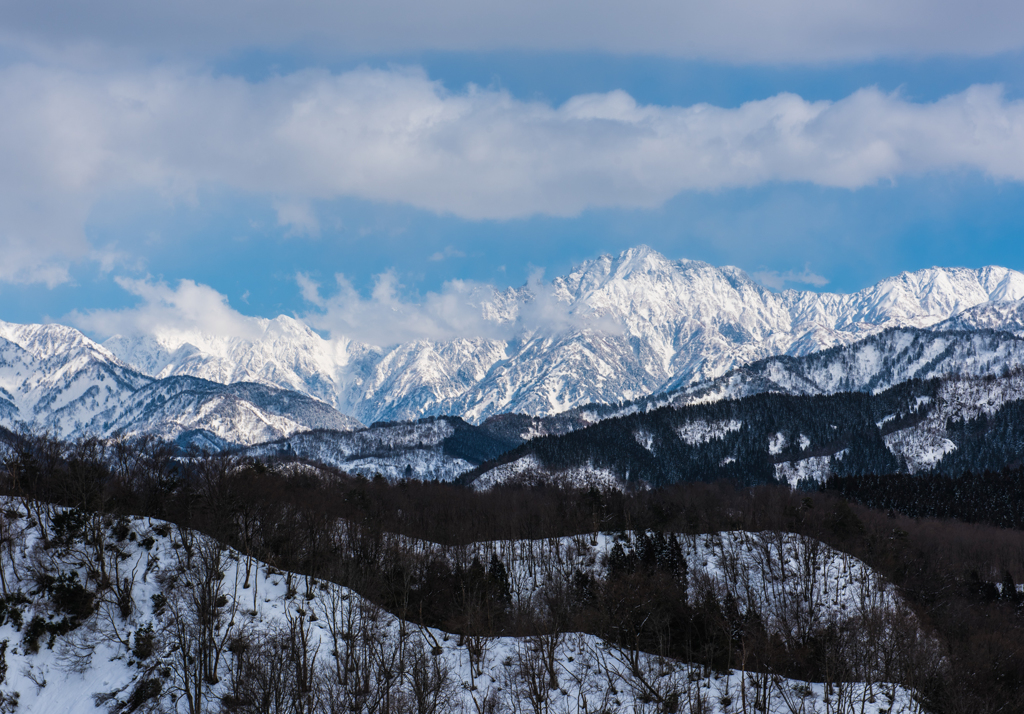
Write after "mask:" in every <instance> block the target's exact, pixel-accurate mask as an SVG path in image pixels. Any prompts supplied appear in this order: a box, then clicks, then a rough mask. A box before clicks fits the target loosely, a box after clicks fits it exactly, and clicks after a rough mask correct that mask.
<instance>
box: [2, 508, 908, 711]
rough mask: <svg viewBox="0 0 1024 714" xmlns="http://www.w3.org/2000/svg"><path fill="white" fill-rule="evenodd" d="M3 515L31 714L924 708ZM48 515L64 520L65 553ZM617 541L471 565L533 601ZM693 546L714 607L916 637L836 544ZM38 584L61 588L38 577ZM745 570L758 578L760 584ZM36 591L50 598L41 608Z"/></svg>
mask: <svg viewBox="0 0 1024 714" xmlns="http://www.w3.org/2000/svg"><path fill="white" fill-rule="evenodd" d="M26 506H28V507H29V508H30V509H31V510H30V511H26V510H25V507H26ZM4 507H5V513H6V516H5V517H6V519H7V522H8V523H9V526H8V529H9V531H10V535H11V538H12V541H11V542H12V545H11V548H10V549H9V550H5V555H4V558H3V561H2V564H0V566H2V568H3V582H4V583H5V584H6V585H5V593H6V594H5V597H4V600H3V602H4V605H5V607H4V614H3V620H2V624H0V637H2V638H3V640H4V645H5V653H4V656H5V662H6V672H5V674H6V676H5V677H4V676H0V690H2V695H3V697H4V700H5V702H4V703H5V705H7V706H11V705H15V706H16V711H18V712H25V713H26V714H43V713H49V712H58V711H59V712H63V713H66V714H79V713H82V714H84V713H86V712H95V711H97V707H101V708H104V709H105V710H106V711H111V712H128V711H136V710H140V708H142V709H141V710H143V711H148V710H149V708H150V707H152V706H154V705H156V706H160V707H162V709H161V710H163V711H172V712H173V711H182V712H184V711H189V710H191V711H207V710H210V711H212V710H218V709H219V708H221V707H231V706H240V705H241V706H251V703H252V702H260V701H263V699H262V698H263V697H272V698H271V699H269V700H268V701H271V702H277V703H278V704H281V705H282V708H281V709H280V710H281V711H285V710H288V711H291V710H292V709H285V708H284V707H285V706H299V705H301V707H302V708H301V710H302V711H308V712H331V711H338V707H339V706H341V707H345V709H344V710H345V711H349V710H352V711H438V712H441V711H444V712H457V711H467V712H468V711H477V710H478V708H481V707H488V709H487V710H488V711H498V710H500V711H513V712H518V711H522V710H523V706H524V705H527V704H528V703H529V702H531V701H532V702H533V703H534V704H537V705H539V706H541V707H543V708H542V709H541V711H549V710H550V711H559V712H566V714H577V713H579V714H582V713H583V712H588V711H595V707H597V708H599V710H600V711H604V712H633V711H648V709H647V708H645V707H647V706H648V705H649V704H651V703H652V701H653V702H662V703H664V702H675V703H676V705H675V706H680V705H684V706H686V708H687V709H686V710H688V711H702V712H709V713H710V712H716V713H717V712H726V711H731V709H730V706H729V705H730V703H731V702H735V701H741V700H742V701H746V700H747V699H748V698H749V700H750V701H751V702H758V701H761V702H766V703H767V706H765V707H762V710H764V711H767V712H772V713H775V712H778V713H779V714H781V713H782V712H792V711H795V710H799V711H807V712H817V711H824V709H825V707H827V706H830V707H835V706H836V705H837V704H838V705H839V706H841V707H844V708H845V709H844V710H849V711H854V710H856V711H858V712H862V713H864V714H883V713H886V714H904V713H906V714H909V713H911V712H914V713H916V712H920V711H921V709H920V706H919V704H917V702H915V700H914V698H913V696H912V692H910V691H908V690H906V689H904V688H902V687H899V686H897V685H892V684H888V683H886V682H885V681H884V680H879V679H877V678H873V681H872V683H871V684H870V686H869V685H865V684H858V683H856V682H853V683H846V682H842V683H836V684H834V685H833V686H831V687H829V688H828V690H827V691H826V688H825V687H824V685H822V684H817V683H813V682H800V681H794V680H791V679H786V678H784V677H779V676H766V675H763V674H759V673H757V672H744V671H737V670H732V671H727V672H715V671H714V670H713V669H711V668H706V667H701V666H696V665H688V664H686V663H683V662H679V661H675V660H672V659H668V658H666V657H659V656H655V655H652V654H647V653H644V652H640V651H634V650H632V649H630V648H628V647H622V646H619V645H615V644H612V643H608V642H603V641H601V640H600V639H598V638H596V637H594V636H591V635H584V634H579V633H559V634H556V635H547V636H535V637H527V638H513V637H476V636H474V637H462V636H455V635H451V634H449V633H446V632H444V631H441V630H438V629H435V628H427V627H420V626H415V625H412V624H411V623H403V622H401V621H400V620H398V619H397V618H396V617H394V616H393V615H391V614H389V613H386V612H384V611H382V610H380V608H378V607H376V606H375V605H373V604H372V603H371V602H369V601H367V600H365V599H363V598H361V597H360V596H359V595H358V594H356V593H354V592H352V591H351V590H348V589H346V588H343V587H340V586H338V585H335V584H333V583H329V582H321V581H317V580H315V579H311V578H307V577H304V576H300V575H296V574H293V573H288V572H282V571H281V570H278V569H276V568H274V567H271V566H269V565H267V564H265V563H261V562H259V561H257V560H254V559H252V558H247V557H246V556H245V555H243V554H241V553H238V552H236V551H234V550H231V549H224V548H222V547H221V546H220V545H219V544H217V543H215V542H213V541H211V540H209V539H208V538H206V537H204V536H201V535H198V534H195V533H193V532H190V531H188V530H187V529H179V528H177V527H175V526H172V525H170V524H168V523H164V522H161V521H158V520H155V519H149V518H127V519H126V518H121V519H117V520H116V521H111V522H108V523H106V524H104V523H103V520H102V519H101V518H99V517H95V516H90V515H89V514H82V513H81V512H74V511H72V512H68V511H63V510H61V509H52V507H46V506H42V505H40V504H32V503H28V504H20V503H16V502H13V501H10V502H6V503H5V504H4ZM31 516H42V518H43V519H44V520H45V521H46V522H47V523H49V524H50V526H51V527H54V526H53V524H59V525H58V526H56V528H55V530H54V531H52V532H51V533H50V537H51V538H52V541H51V542H50V544H49V545H48V546H47V545H45V544H44V542H43V538H42V533H41V526H40V522H39V521H38V520H36V519H35V518H32V517H31ZM94 519H95V522H94ZM93 525H97V526H99V527H100V531H99V532H100V534H101V535H100V537H101V538H102V540H103V541H104V542H106V543H107V547H106V549H104V550H101V551H96V552H94V550H93V548H92V546H89V545H87V544H86V543H84V542H83V541H82V540H80V534H81V532H82V529H83V528H89V527H92V526H93ZM627 537H628V536H627ZM613 541H614V539H613V538H611V537H609V536H593V537H591V536H580V537H577V538H574V539H563V540H562V541H560V542H559V541H555V542H552V541H534V542H524V541H520V542H503V543H502V544H475V545H472V546H470V547H469V548H465V549H460V551H459V552H461V554H462V555H461V557H462V558H463V559H466V558H468V557H470V556H471V555H472V554H473V552H478V553H487V552H492V551H495V550H499V549H500V552H501V555H502V557H504V558H508V562H509V563H510V564H512V565H511V570H510V577H509V581H510V583H511V584H512V587H513V589H514V591H515V596H516V597H517V598H518V599H519V600H530V599H532V598H533V597H535V594H536V593H538V592H540V590H541V589H542V588H543V587H546V586H548V585H549V584H550V581H546V580H545V579H544V578H546V577H560V575H559V574H560V573H564V574H567V573H571V572H573V570H572V569H571V567H572V566H574V565H579V566H581V567H583V568H586V569H591V570H600V569H602V568H603V567H604V562H605V560H606V558H605V557H604V555H603V554H604V553H607V552H608V551H609V549H610V546H611V544H612V543H613ZM686 547H687V550H686V554H687V555H686V557H687V558H688V559H689V560H690V561H691V562H692V563H693V566H692V568H693V577H692V579H693V582H694V588H695V591H694V596H695V597H697V596H698V593H699V592H701V591H702V590H707V591H708V592H709V593H717V594H718V595H720V596H722V597H725V594H726V592H732V593H735V594H736V595H737V597H738V598H739V600H740V602H741V603H742V605H741V606H743V607H746V604H748V603H749V604H750V606H752V607H757V608H758V609H759V610H760V612H763V613H764V616H765V617H767V618H768V620H767V623H766V626H767V627H768V628H769V631H774V632H778V633H780V636H782V637H784V638H790V637H799V636H800V634H801V633H800V632H799V631H798V630H799V628H801V627H806V626H814V623H815V622H819V623H820V622H837V623H838V622H841V623H847V624H848V625H853V624H855V623H858V622H867V621H874V618H881V620H879V622H880V623H881V624H882V634H881V637H882V638H883V640H884V638H885V637H895V636H897V634H898V633H899V631H898V630H896V629H893V628H892V627H891V625H890V623H891V622H896V621H897V620H898V618H899V617H903V616H904V615H901V614H900V613H899V612H897V611H898V610H899V609H900V608H901V607H902V606H901V605H900V603H899V601H898V598H896V597H895V596H894V595H893V594H892V593H891V589H890V588H889V586H887V585H886V584H885V583H884V582H883V581H882V580H881V579H880V578H878V576H877V575H875V574H874V573H872V572H871V571H870V570H869V569H867V568H866V567H865V566H864V565H863V564H861V563H859V562H858V561H857V560H856V559H853V558H849V557H844V556H842V555H841V554H837V553H835V552H833V551H831V550H830V549H828V548H826V547H824V546H822V545H821V544H820V543H816V542H814V541H809V540H807V539H802V538H798V537H795V536H785V535H773V534H751V533H741V532H736V533H724V534H710V535H706V536H697V537H694V538H689V539H687V540H686ZM429 549H440V547H439V546H436V545H433V544H422V546H421V547H420V549H419V550H420V551H423V552H426V551H427V550H429ZM528 552H529V553H530V554H531V555H532V556H534V557H533V559H530V558H528V557H527V553H528ZM556 553H557V554H558V557H554V556H555V554H556ZM563 556H564V557H563ZM95 557H98V558H99V559H100V560H99V561H97V562H100V563H101V564H102V565H103V567H104V568H106V569H108V570H109V573H108V575H109V579H110V582H111V583H113V585H112V586H107V587H98V584H97V583H96V582H95V580H94V577H93V576H94V575H96V574H98V570H91V569H90V565H91V564H94V558H95ZM537 562H540V563H545V564H547V565H549V566H551V568H552V569H545V570H544V571H543V572H544V573H545V575H543V576H542V575H541V571H539V570H537V569H535V567H533V566H532V565H530V564H531V563H532V564H535V563H537ZM29 573H34V578H35V581H36V583H38V582H41V583H42V585H41V586H38V585H36V584H35V583H33V582H32V581H30V580H28V579H27V576H28V574H29ZM736 573H743V574H744V576H743V577H742V579H741V580H738V579H736ZM748 576H749V577H748ZM31 587H39V588H40V590H39V592H35V593H34V595H35V596H34V597H33V598H32V599H28V598H26V597H25V594H26V593H27V592H28V591H29V588H31ZM8 588H9V589H8ZM904 636H905V635H904ZM862 639H864V641H865V644H863V645H861V646H860V648H859V649H860V650H863V654H864V655H866V656H865V657H862V658H860V659H858V660H857V663H856V671H864V672H866V673H870V675H871V676H872V677H874V676H875V675H876V674H877V673H879V672H881V671H884V668H885V667H886V666H887V665H886V663H885V662H884V661H883V660H882V658H881V655H882V653H883V652H884V651H885V648H884V646H882V645H883V643H882V642H875V643H873V645H871V646H867V645H866V638H862ZM545 653H547V655H546V656H545ZM874 657H878V659H877V661H876V660H875V659H873V658H874ZM545 663H546V664H545ZM292 683H298V684H299V685H300V686H298V687H292V686H289V685H290V684H292ZM15 703H16V704H15ZM424 707H427V708H424ZM794 707H797V708H798V709H794ZM12 708H13V707H12ZM246 711H249V709H246ZM262 711H277V710H276V709H273V710H272V709H263V710H262Z"/></svg>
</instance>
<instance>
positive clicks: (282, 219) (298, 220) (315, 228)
mask: <svg viewBox="0 0 1024 714" xmlns="http://www.w3.org/2000/svg"><path fill="white" fill-rule="evenodd" d="M273 205H274V210H275V211H277V225H279V226H286V227H287V228H288V232H287V234H286V235H288V236H314V237H315V236H318V235H320V221H318V220H317V218H316V214H315V213H314V212H313V207H312V206H311V205H309V202H308V201H274V204H273Z"/></svg>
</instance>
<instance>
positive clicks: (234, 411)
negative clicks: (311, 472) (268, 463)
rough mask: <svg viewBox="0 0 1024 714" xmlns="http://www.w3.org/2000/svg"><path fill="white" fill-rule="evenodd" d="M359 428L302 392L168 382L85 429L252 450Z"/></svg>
mask: <svg viewBox="0 0 1024 714" xmlns="http://www.w3.org/2000/svg"><path fill="white" fill-rule="evenodd" d="M361 427H362V424H360V423H359V422H357V421H356V420H355V419H352V418H351V417H347V416H345V415H344V414H341V413H339V412H338V411H337V410H335V409H333V408H332V407H330V406H328V405H326V404H324V403H323V402H320V401H317V400H316V399H313V398H311V397H309V396H306V395H305V394H301V393H299V392H293V391H288V390H284V389H278V388H276V387H268V386H266V385H262V384H252V383H247V382H240V383H235V384H230V385H224V384H218V383H216V382H210V381H207V380H204V379H196V378H195V377H168V378H166V379H161V380H157V381H154V382H151V383H150V384H148V385H146V386H145V387H143V388H141V389H139V390H137V391H135V392H133V393H132V394H131V395H129V396H128V397H127V398H126V399H124V400H123V401H122V402H120V403H119V404H117V405H115V406H113V407H111V408H110V409H108V410H106V411H104V412H102V413H100V414H98V415H97V416H96V417H95V419H94V420H93V422H92V423H91V424H89V425H87V426H86V430H87V431H89V430H91V431H93V432H94V433H98V434H103V435H107V434H114V433H117V434H122V435H124V436H135V435H139V434H156V435H158V436H161V437H162V438H165V439H171V440H173V439H179V438H180V437H181V436H182V435H183V434H185V435H186V436H190V432H202V433H203V434H204V435H212V436H213V437H215V440H219V441H220V442H223V443H224V444H239V445H248V444H257V443H260V442H265V441H272V440H274V439H280V438H282V437H287V436H291V435H292V434H295V433H297V432H302V431H309V430H311V429H333V430H338V431H349V430H352V429H358V428H361ZM215 440H211V442H213V443H216V441H215Z"/></svg>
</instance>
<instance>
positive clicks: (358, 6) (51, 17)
mask: <svg viewBox="0 0 1024 714" xmlns="http://www.w3.org/2000/svg"><path fill="white" fill-rule="evenodd" d="M3 7H4V22H3V30H0V39H2V40H4V41H5V43H6V44H7V45H8V46H14V47H18V48H21V49H22V50H30V51H34V52H36V53H38V54H39V55H42V56H52V55H53V54H54V53H74V54H75V56H76V57H82V56H84V57H91V56H93V55H95V54H96V53H97V48H104V49H108V50H110V49H112V50H114V51H117V52H121V53H128V54H130V55H141V56H144V57H145V56H152V55H154V54H155V55H157V56H162V57H175V58H177V59H189V60H193V59H195V58H196V57H211V56H223V55H237V54H239V53H240V51H244V50H246V49H252V48H266V49H271V50H274V49H290V48H294V47H302V48H304V49H306V50H307V51H312V52H314V53H319V54H321V55H327V56H331V55H337V54H339V53H344V54H345V55H347V56H351V55H352V54H359V53H370V54H381V53H390V52H398V53H405V52H415V51H420V50H447V51H451V50H454V51H460V50H469V51H481V50H482V51H490V50H507V49H512V50H541V51H552V50H553V51H580V50H582V51H605V52H614V53H641V54H646V55H650V54H655V55H668V56H676V57H689V58H697V59H712V60H724V61H727V62H758V63H760V62H818V61H837V60H838V61H843V60H865V59H872V58H877V57H884V56H893V55H896V56H911V57H920V56H922V55H934V54H940V55H955V54H966V55H981V56H985V55H991V54H993V53H997V52H1003V51H1007V50H1013V49H1018V48H1020V47H1021V46H1022V45H1024V8H1022V6H1021V3H1019V2H1013V0H974V1H973V2H966V1H965V0H858V1H857V2H822V1H821V0H717V1H716V2H694V1H692V0H678V1H676V2H665V1H664V0H634V1H633V2H628V3H626V2H622V1H621V0H558V1H557V2H551V0H519V1H518V2H506V3H495V2H479V0H430V1H429V2H424V1H423V0H377V1H376V2H359V1H357V0H290V1H288V2H285V1H284V0H262V1H261V2H259V3H258V5H257V6H254V5H253V3H252V2H251V0H215V1H214V2H210V1H209V0H176V2H164V3H157V2H138V1H137V0H91V1H90V2H88V3H82V2H74V1H72V0H7V1H6V2H4V4H3Z"/></svg>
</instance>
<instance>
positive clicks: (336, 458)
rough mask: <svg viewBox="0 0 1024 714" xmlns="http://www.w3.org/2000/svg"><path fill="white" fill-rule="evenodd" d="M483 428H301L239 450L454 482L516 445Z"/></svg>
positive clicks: (454, 422) (424, 423) (439, 423)
mask: <svg viewBox="0 0 1024 714" xmlns="http://www.w3.org/2000/svg"><path fill="white" fill-rule="evenodd" d="M519 443H520V440H518V439H509V438H507V437H503V436H502V435H501V434H496V433H493V432H492V431H491V430H489V429H487V428H485V427H479V426H472V425H470V424H468V423H466V422H465V421H463V420H462V419H459V418H458V417H426V418H424V419H420V420H419V421H416V422H398V423H380V424H374V425H373V426H371V427H369V428H366V429H356V430H350V431H348V432H347V433H339V432H337V431H326V430H317V431H306V432H302V433H297V434H295V435H294V436H291V437H289V438H286V439H279V440H277V441H272V442H270V443H265V444H257V445H255V446H252V447H250V448H248V449H246V450H245V451H244V452H243V453H244V454H246V455H248V456H255V457H263V458H267V457H271V458H281V459H285V460H300V461H311V462H314V463H318V464H323V465H327V466H333V467H336V468H339V469H342V470H343V471H345V472H347V473H350V474H359V475H362V476H367V477H373V476H376V475H377V474H380V475H382V476H384V477H386V478H389V479H392V480H397V479H402V478H417V479H420V480H423V481H453V480H455V479H456V478H458V477H459V476H460V475H462V474H463V473H465V472H466V471H469V470H471V469H472V468H473V467H474V466H477V465H479V464H480V463H482V462H483V461H486V460H487V459H492V458H495V457H497V456H499V455H500V454H502V453H504V452H505V451H508V450H509V449H511V448H514V447H515V446H518V444H519Z"/></svg>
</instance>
